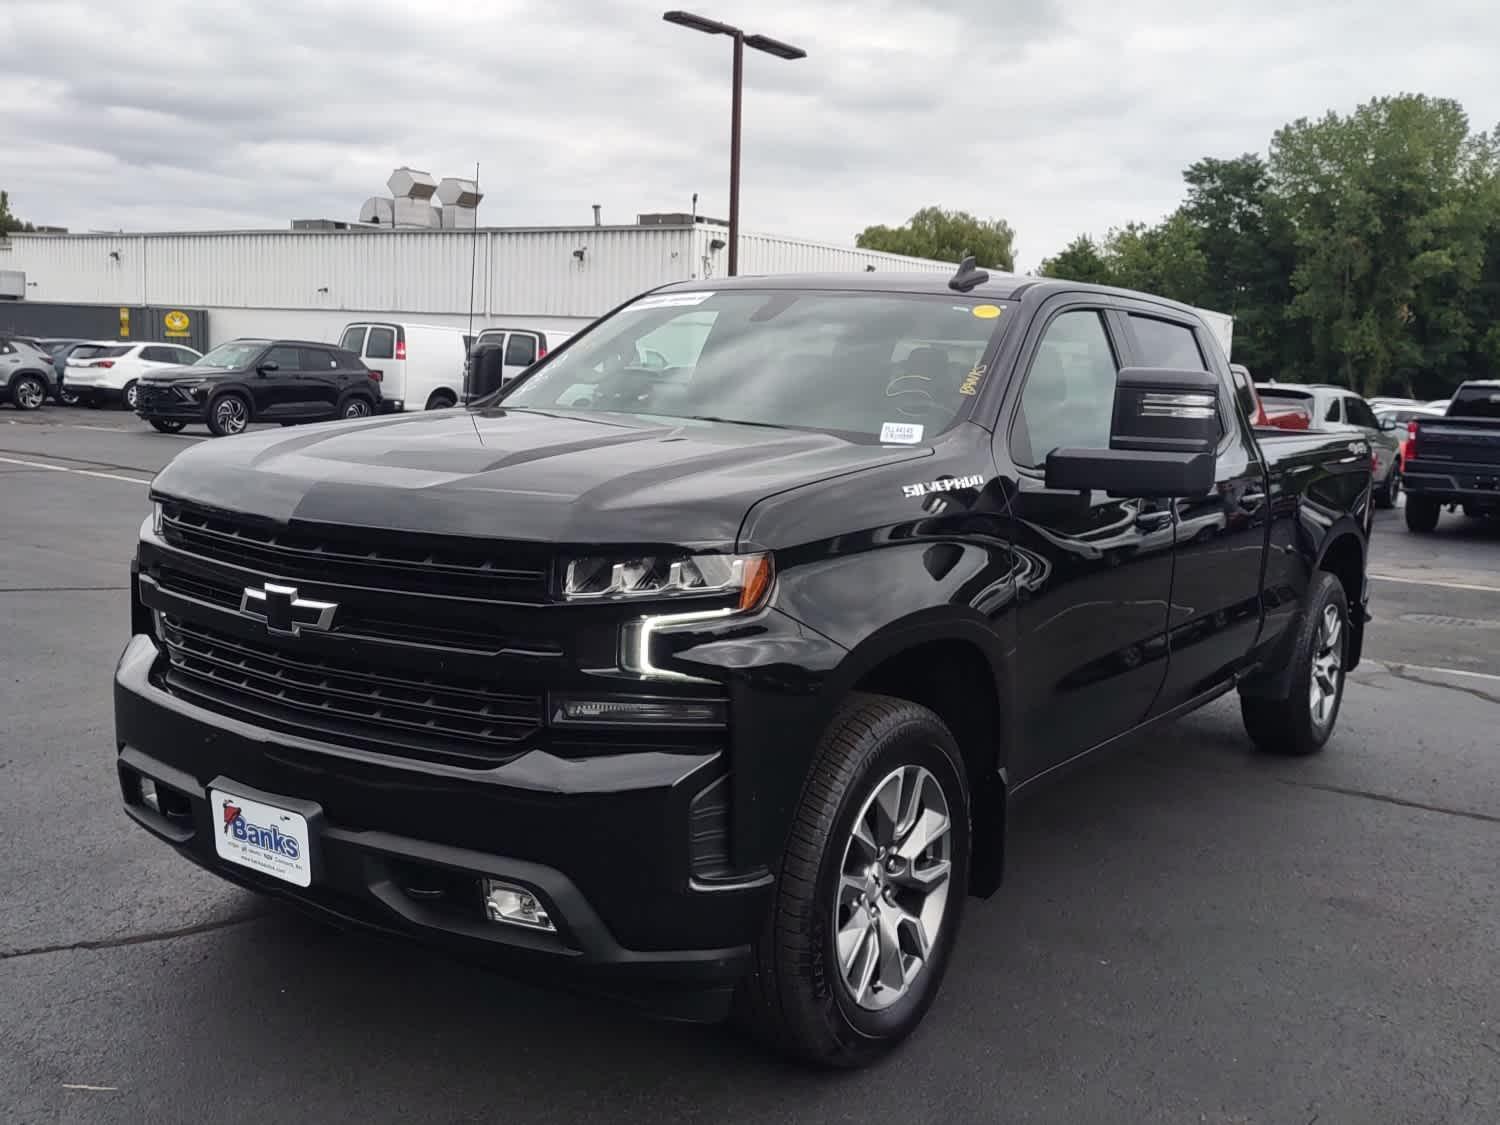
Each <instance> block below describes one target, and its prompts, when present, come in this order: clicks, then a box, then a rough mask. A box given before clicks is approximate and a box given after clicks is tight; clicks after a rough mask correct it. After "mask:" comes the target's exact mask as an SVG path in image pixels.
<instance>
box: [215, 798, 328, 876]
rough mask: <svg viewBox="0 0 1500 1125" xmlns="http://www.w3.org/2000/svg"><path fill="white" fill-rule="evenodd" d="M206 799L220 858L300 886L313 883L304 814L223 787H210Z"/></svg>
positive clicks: (310, 843) (310, 853) (309, 845)
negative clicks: (242, 795)
mask: <svg viewBox="0 0 1500 1125" xmlns="http://www.w3.org/2000/svg"><path fill="white" fill-rule="evenodd" d="M209 801H210V803H211V804H212V806H213V810H214V848H215V849H216V850H217V851H218V853H219V858H220V859H224V860H228V861H229V862H230V863H236V864H239V866H241V867H248V868H250V869H251V870H252V871H259V872H260V873H261V874H262V875H270V876H272V877H273V878H276V879H283V880H285V881H286V882H288V883H295V884H296V885H297V886H299V887H306V886H310V885H311V884H312V842H311V841H310V840H309V839H308V833H307V818H306V817H304V816H302V815H301V814H300V813H294V812H292V811H290V810H288V809H279V808H277V807H276V806H275V805H267V804H264V803H263V802H261V801H253V800H251V799H250V798H248V797H241V796H239V795H237V794H235V793H232V792H230V791H228V790H225V789H210V790H209Z"/></svg>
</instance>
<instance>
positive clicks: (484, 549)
mask: <svg viewBox="0 0 1500 1125" xmlns="http://www.w3.org/2000/svg"><path fill="white" fill-rule="evenodd" d="M162 537H163V538H164V539H165V540H166V542H167V543H168V544H169V545H171V546H173V547H177V548H180V549H182V550H184V551H188V552H190V553H192V554H194V555H198V556H199V557H202V558H210V559H219V560H221V561H224V562H228V563H233V564H235V565H236V566H248V567H253V568H256V569H260V570H264V571H265V572H266V573H267V574H270V575H274V576H276V577H280V578H302V579H306V580H309V581H314V582H329V583H335V584H339V585H362V586H366V587H371V588H376V589H384V590H393V591H402V592H413V593H425V594H439V595H449V596H454V595H456V596H464V597H476V598H483V599H485V600H486V601H495V602H512V603H522V604H536V603H539V602H541V601H542V600H543V599H544V598H545V596H546V592H547V573H548V569H549V559H548V557H547V555H546V554H545V548H544V547H540V546H533V545H528V544H518V543H504V542H499V543H497V542H493V541H455V540H451V539H442V538H439V537H436V536H421V535H408V534H398V533H393V532H382V531H378V530H370V529H366V528H323V527H315V526H308V527H301V526H299V527H295V528H292V527H287V526H284V525H281V524H276V523H272V522H271V521H269V520H257V519H251V518H248V517H245V516H237V515H228V514H224V513H219V512H213V511H209V510H207V509H203V508H199V507H195V506H192V505H187V504H180V503H176V502H172V501H167V502H165V503H164V504H163V513H162Z"/></svg>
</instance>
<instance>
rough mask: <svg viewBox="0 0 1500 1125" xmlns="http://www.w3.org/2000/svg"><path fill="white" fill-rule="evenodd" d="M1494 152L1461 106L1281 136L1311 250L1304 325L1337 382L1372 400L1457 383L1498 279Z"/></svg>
mask: <svg viewBox="0 0 1500 1125" xmlns="http://www.w3.org/2000/svg"><path fill="white" fill-rule="evenodd" d="M1488 147H1489V144H1488V138H1484V137H1482V136H1481V137H1479V138H1475V137H1471V136H1470V134H1469V122H1468V118H1467V116H1466V115H1465V114H1464V111H1463V108H1462V107H1461V106H1460V105H1459V104H1458V103H1457V102H1454V101H1450V100H1446V99H1440V98H1429V97H1426V96H1423V95H1401V96H1399V97H1393V98H1376V99H1375V100H1373V101H1370V102H1367V103H1365V104H1364V105H1361V106H1359V107H1358V108H1357V109H1356V110H1355V111H1354V113H1352V114H1351V115H1349V116H1348V117H1341V116H1339V115H1338V114H1336V113H1329V114H1327V115H1325V116H1324V117H1323V118H1321V119H1320V120H1318V121H1316V122H1311V121H1308V120H1307V119H1305V118H1304V119H1301V120H1298V121H1295V122H1293V123H1292V124H1290V125H1288V126H1286V127H1285V128H1283V129H1281V130H1279V131H1278V132H1277V133H1276V136H1275V138H1274V139H1273V140H1272V142H1271V162H1270V167H1271V174H1272V177H1273V181H1274V183H1275V186H1276V189H1277V191H1278V192H1279V194H1280V195H1281V196H1282V198H1283V199H1284V200H1285V203H1286V206H1287V209H1288V214H1289V216H1290V218H1291V221H1292V222H1293V224H1294V225H1295V228H1296V243H1297V250H1298V257H1297V264H1296V267H1295V268H1294V270H1293V272H1292V286H1293V289H1294V291H1295V296H1294V297H1293V300H1292V304H1291V312H1292V314H1293V315H1294V316H1296V317H1299V318H1301V319H1302V320H1303V321H1304V322H1305V323H1306V324H1307V326H1308V338H1309V341H1310V344H1311V350H1312V353H1313V358H1314V359H1315V360H1316V362H1317V364H1318V365H1319V366H1321V367H1322V368H1323V370H1324V372H1325V377H1336V378H1337V380H1338V381H1339V382H1342V383H1343V384H1345V385H1346V386H1349V387H1352V388H1354V389H1355V390H1357V391H1360V392H1362V393H1364V392H1372V393H1373V392H1374V391H1376V390H1378V389H1383V388H1385V387H1387V386H1394V387H1406V386H1410V385H1412V384H1413V383H1414V382H1416V381H1418V380H1419V379H1420V381H1421V382H1422V383H1423V385H1424V386H1427V387H1431V386H1432V385H1433V384H1434V383H1437V384H1440V385H1442V386H1443V387H1444V388H1446V386H1447V385H1449V384H1450V383H1451V381H1452V378H1453V373H1454V361H1455V359H1456V357H1458V356H1460V355H1463V354H1464V353H1465V352H1466V351H1467V350H1468V347H1469V341H1470V340H1471V338H1472V327H1473V326H1472V325H1470V324H1469V323H1468V318H1467V317H1466V316H1465V315H1464V314H1463V311H1462V307H1463V306H1464V305H1465V304H1466V301H1467V296H1468V294H1469V292H1470V291H1471V290H1472V289H1473V287H1474V285H1475V284H1476V283H1477V282H1478V280H1479V278H1480V274H1481V271H1482V269H1483V266H1484V246H1483V238H1482V232H1483V229H1484V220H1483V216H1482V213H1481V212H1482V202H1481V201H1482V199H1483V196H1484V193H1483V191H1482V190H1481V185H1482V182H1483V180H1484V175H1483V169H1482V167H1480V165H1482V164H1483V162H1484V160H1485V158H1486V150H1487V149H1488Z"/></svg>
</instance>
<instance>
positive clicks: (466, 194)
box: [437, 176, 484, 230]
mask: <svg viewBox="0 0 1500 1125" xmlns="http://www.w3.org/2000/svg"><path fill="white" fill-rule="evenodd" d="M437 197H438V201H439V202H440V203H442V205H443V216H442V224H443V229H444V230H473V229H474V226H475V224H476V222H477V217H478V213H479V212H478V208H479V201H480V200H481V199H483V198H484V192H482V191H480V190H479V185H478V184H477V183H475V182H474V181H473V180H465V179H461V178H460V177H458V176H445V177H444V178H443V182H442V183H440V184H438V189H437Z"/></svg>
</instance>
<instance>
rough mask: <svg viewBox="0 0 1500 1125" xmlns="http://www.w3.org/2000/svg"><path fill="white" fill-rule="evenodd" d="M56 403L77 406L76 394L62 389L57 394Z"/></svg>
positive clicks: (65, 388) (64, 388)
mask: <svg viewBox="0 0 1500 1125" xmlns="http://www.w3.org/2000/svg"><path fill="white" fill-rule="evenodd" d="M57 401H58V402H60V403H61V404H62V405H63V406H77V405H78V392H77V391H70V390H68V388H67V387H62V388H60V389H59V390H58V392H57Z"/></svg>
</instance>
